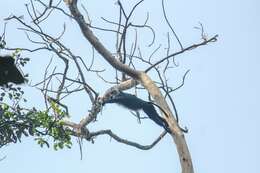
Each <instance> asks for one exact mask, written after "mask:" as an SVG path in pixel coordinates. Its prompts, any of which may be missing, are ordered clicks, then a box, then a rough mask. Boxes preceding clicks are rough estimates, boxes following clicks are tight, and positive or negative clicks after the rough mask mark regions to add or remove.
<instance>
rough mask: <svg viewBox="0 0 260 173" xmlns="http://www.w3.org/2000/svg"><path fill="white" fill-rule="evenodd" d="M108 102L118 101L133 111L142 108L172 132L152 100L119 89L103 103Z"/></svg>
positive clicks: (151, 117)
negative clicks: (148, 100) (145, 99)
mask: <svg viewBox="0 0 260 173" xmlns="http://www.w3.org/2000/svg"><path fill="white" fill-rule="evenodd" d="M106 103H117V104H119V105H122V106H124V107H126V108H128V109H130V110H133V111H138V110H141V109H142V110H143V111H144V112H145V113H146V114H147V116H148V117H149V118H150V119H151V120H153V121H154V122H155V123H156V124H158V125H159V126H161V127H163V128H164V129H165V130H166V131H167V132H168V133H171V131H170V129H169V127H168V124H167V122H166V121H165V119H163V118H162V117H160V116H159V114H158V113H157V112H156V110H155V108H154V106H153V104H154V103H152V102H147V101H144V100H142V99H140V98H138V97H136V96H135V95H132V94H128V93H124V92H122V91H117V92H116V93H115V94H112V95H111V96H110V97H109V98H107V99H105V100H104V102H103V105H105V104H106Z"/></svg>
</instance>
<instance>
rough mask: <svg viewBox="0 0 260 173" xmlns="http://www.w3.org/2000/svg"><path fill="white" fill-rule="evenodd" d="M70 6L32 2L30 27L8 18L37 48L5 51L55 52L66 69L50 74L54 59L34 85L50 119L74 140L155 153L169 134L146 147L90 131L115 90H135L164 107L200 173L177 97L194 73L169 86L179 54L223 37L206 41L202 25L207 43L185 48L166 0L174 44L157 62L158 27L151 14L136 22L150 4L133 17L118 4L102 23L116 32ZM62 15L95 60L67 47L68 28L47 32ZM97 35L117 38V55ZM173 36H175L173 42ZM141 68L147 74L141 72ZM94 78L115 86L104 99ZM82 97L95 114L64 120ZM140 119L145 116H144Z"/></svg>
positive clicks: (185, 160) (186, 158) (183, 157)
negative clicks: (147, 38) (101, 139)
mask: <svg viewBox="0 0 260 173" xmlns="http://www.w3.org/2000/svg"><path fill="white" fill-rule="evenodd" d="M64 2H65V3H66V5H67V9H66V8H65V7H64V6H63V2H62V1H58V2H56V1H53V0H48V2H45V1H43V0H35V1H32V0H31V1H30V3H29V4H27V5H26V9H27V13H28V15H29V17H30V22H26V21H25V20H24V19H23V17H19V16H15V15H11V16H9V17H8V18H6V21H7V22H11V21H16V22H18V23H19V24H20V25H21V27H19V28H18V29H19V30H22V31H24V32H25V34H26V36H27V38H28V40H29V41H30V42H31V43H32V44H34V45H36V46H37V47H36V48H34V49H32V48H30V47H7V46H6V47H5V48H4V49H5V50H8V51H13V50H17V49H18V50H20V51H22V52H32V53H33V52H38V51H48V52H51V53H53V57H52V59H54V58H56V59H59V60H61V62H63V69H61V68H59V71H57V70H56V69H55V68H54V69H53V70H52V72H49V67H50V64H52V63H53V62H52V60H51V61H50V63H49V65H48V66H47V67H45V68H46V70H45V74H44V79H43V80H42V81H40V82H38V83H36V84H34V85H32V86H31V87H34V88H37V89H39V90H40V91H41V92H42V94H43V98H44V101H45V106H46V110H47V111H48V112H52V114H49V115H51V116H53V117H54V118H55V120H57V121H59V122H62V126H64V127H66V128H68V129H69V130H70V132H71V135H72V136H75V137H78V138H80V139H81V140H82V139H85V140H86V141H90V142H91V141H93V140H94V138H95V137H97V136H101V135H109V136H110V137H111V138H113V139H114V140H116V141H117V142H120V143H123V144H126V145H130V146H133V147H136V148H138V149H141V150H149V149H151V148H153V147H154V146H155V145H156V144H157V143H158V142H159V141H160V140H161V139H162V138H163V137H164V136H165V135H166V134H167V132H166V131H164V132H163V133H162V134H160V135H159V136H158V137H157V138H156V139H155V140H154V142H152V143H151V144H150V145H141V144H139V143H137V142H133V141H129V140H127V139H124V138H122V137H120V136H118V135H117V134H115V133H114V132H112V131H111V130H110V129H102V130H99V131H90V130H89V129H88V125H89V124H90V123H95V120H96V119H97V116H98V114H99V113H100V111H101V110H102V103H103V102H104V100H106V99H108V98H109V97H110V96H111V95H113V93H114V91H115V90H116V91H118V90H119V91H125V90H129V89H131V88H134V89H135V91H136V94H138V93H139V91H141V90H142V91H144V90H145V91H146V92H147V94H148V100H149V101H151V102H154V104H155V105H157V106H158V107H159V109H158V110H160V111H161V116H162V117H163V118H164V119H165V120H166V122H167V124H168V126H169V129H170V132H171V133H170V135H171V137H172V139H173V142H174V143H175V145H176V148H177V151H178V154H179V160H180V164H181V168H182V172H183V173H192V172H194V171H193V165H192V159H191V155H190V152H189V149H188V146H187V143H186V141H185V137H184V133H185V132H187V129H184V128H182V127H180V125H179V117H178V113H177V108H176V107H175V104H174V99H173V97H172V93H173V92H174V91H176V90H177V89H179V88H181V87H182V86H183V85H184V81H185V77H186V75H187V73H188V72H189V71H187V72H186V73H185V74H184V75H183V80H182V83H181V85H180V86H178V87H177V88H173V87H171V85H170V84H169V82H168V78H169V76H168V74H169V72H170V71H171V69H172V67H176V66H178V65H177V64H176V62H175V57H176V56H177V55H180V54H183V53H185V52H187V51H190V50H193V49H196V48H198V47H200V46H204V45H207V44H208V43H211V42H215V41H216V40H217V37H218V36H217V35H215V36H213V37H209V38H208V37H206V35H205V33H204V29H203V26H202V25H200V27H199V29H200V31H201V40H199V42H198V43H194V44H191V45H188V46H185V45H183V44H182V42H181V40H180V38H179V37H178V35H177V34H176V32H175V31H174V29H173V26H172V25H171V24H170V22H169V20H168V18H167V15H166V9H165V6H164V0H162V8H161V9H162V12H163V14H164V20H165V21H166V23H167V25H168V27H169V30H170V33H167V40H168V42H167V43H166V44H167V48H166V49H165V56H159V57H158V55H157V59H154V58H153V57H154V56H155V54H156V53H157V52H158V51H162V47H161V45H159V46H157V47H156V48H155V49H154V50H152V46H154V44H155V43H154V40H155V36H156V35H155V34H156V33H155V31H154V29H153V28H152V26H151V25H149V24H148V23H149V13H148V14H147V17H146V20H145V21H144V22H143V23H142V24H136V23H135V21H133V19H132V16H133V15H134V13H135V10H136V9H137V8H138V7H139V6H140V5H141V4H142V3H143V2H144V0H141V1H139V2H137V3H136V4H135V5H134V6H133V7H132V8H131V10H130V11H129V12H127V10H126V9H125V7H124V5H123V4H122V2H121V1H120V0H118V1H117V2H116V5H117V8H118V16H117V19H107V18H105V17H103V18H102V21H103V22H106V24H108V25H110V26H111V28H113V29H110V28H109V29H107V28H105V27H102V26H101V27H100V26H95V25H94V24H93V23H94V22H92V19H91V18H90V16H89V15H88V9H87V8H86V7H85V6H84V5H81V7H80V8H79V7H78V6H79V5H78V1H77V0H66V1H65V0H64ZM58 13H59V14H61V15H62V16H65V17H67V18H69V19H71V20H73V21H74V23H76V24H77V26H76V25H75V27H79V28H80V30H81V33H82V37H84V38H85V39H86V40H87V41H88V42H89V43H90V44H91V46H92V50H90V51H92V52H93V55H92V58H86V56H84V57H82V56H79V55H77V54H76V53H74V52H73V51H72V50H71V49H70V48H69V47H67V46H66V44H65V43H64V42H63V40H62V38H63V36H64V35H65V33H66V25H64V27H63V30H62V31H61V34H60V35H58V36H53V35H52V34H50V33H48V32H46V29H45V28H44V27H43V23H45V22H47V21H48V20H50V19H51V17H52V15H54V14H58ZM142 29H147V31H148V32H151V35H152V39H151V43H150V44H149V45H148V46H147V47H148V48H149V51H150V55H149V56H143V52H144V50H142V46H141V45H140V43H139V42H138V32H139V30H142ZM96 31H99V32H104V33H105V34H108V35H115V42H114V44H115V45H116V48H115V50H109V49H108V47H109V46H110V45H105V44H103V43H102V42H101V41H100V39H101V38H98V37H97V36H96V35H95V32H96ZM129 35H131V39H130V38H129V37H128V36H129ZM171 35H172V36H173V37H171ZM133 38H134V39H133ZM172 39H175V40H176V42H177V44H178V46H179V50H177V51H174V52H172V48H171V40H172ZM141 43H142V42H141ZM129 47H130V48H129ZM95 51H96V52H98V54H99V55H96V54H95ZM145 54H149V52H147V50H146V51H145ZM100 55H101V56H100ZM98 58H103V59H104V60H106V61H107V62H108V64H109V66H106V67H105V68H104V70H100V69H98V68H96V67H95V65H94V61H96V60H97V59H98ZM87 64H90V65H87ZM140 66H141V67H142V69H140ZM111 67H112V68H113V69H115V73H114V76H112V77H113V78H112V79H111V77H109V78H107V77H104V74H106V73H109V72H108V71H107V70H106V69H110V68H111ZM71 69H73V70H76V71H77V75H76V76H75V77H71V76H73V75H72V74H71ZM151 71H152V72H154V73H153V74H155V75H153V76H152V78H151V77H150V76H149V75H148V72H151ZM88 75H93V76H94V75H95V76H96V79H97V80H102V81H103V83H104V87H105V86H110V87H109V88H108V89H107V90H106V92H104V94H103V95H99V94H98V93H100V92H99V91H97V88H96V87H95V86H93V85H92V83H91V81H88V80H87V79H86V76H88ZM110 76H111V75H110ZM52 84H55V85H52ZM78 92H85V93H86V94H87V96H88V98H89V100H90V102H91V105H90V110H89V112H88V113H87V114H86V115H85V116H83V117H82V119H81V121H80V122H73V121H69V120H67V119H63V117H62V118H61V117H60V114H61V111H60V110H61V109H62V110H64V111H63V113H65V114H67V115H69V108H70V105H65V104H64V103H63V100H64V98H66V97H68V96H73V95H74V94H75V93H78ZM167 101H168V103H167ZM170 107H171V108H170ZM135 115H136V116H137V117H139V114H138V113H137V114H135ZM70 116H72V115H70ZM139 118H140V117H139ZM141 118H142V117H141Z"/></svg>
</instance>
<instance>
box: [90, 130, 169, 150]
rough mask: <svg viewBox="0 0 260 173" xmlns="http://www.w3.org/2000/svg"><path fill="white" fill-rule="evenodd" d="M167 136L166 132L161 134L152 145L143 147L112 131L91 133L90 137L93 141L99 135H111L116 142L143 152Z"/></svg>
mask: <svg viewBox="0 0 260 173" xmlns="http://www.w3.org/2000/svg"><path fill="white" fill-rule="evenodd" d="M166 134H167V132H166V131H164V132H163V133H161V134H160V136H158V138H156V139H155V140H154V141H153V142H152V143H151V144H150V145H141V144H138V143H136V142H132V141H129V140H127V139H123V138H121V137H119V136H117V135H116V134H115V133H113V132H112V131H111V130H100V131H98V132H91V133H89V136H88V137H89V138H90V139H91V138H93V137H96V136H99V135H109V136H110V137H111V138H113V139H114V140H116V141H117V142H119V143H123V144H126V145H130V146H132V147H136V148H138V149H141V150H149V149H151V148H153V147H154V146H155V145H156V144H157V143H158V142H159V141H160V140H161V139H162V138H163V137H164V136H165V135H166Z"/></svg>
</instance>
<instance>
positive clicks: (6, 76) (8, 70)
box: [0, 55, 25, 86]
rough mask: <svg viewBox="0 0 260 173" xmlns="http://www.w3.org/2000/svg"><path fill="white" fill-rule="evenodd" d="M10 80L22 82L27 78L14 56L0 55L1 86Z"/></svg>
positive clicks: (17, 82)
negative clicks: (16, 64)
mask: <svg viewBox="0 0 260 173" xmlns="http://www.w3.org/2000/svg"><path fill="white" fill-rule="evenodd" d="M9 82H12V83H15V84H22V83H24V82H25V78H24V77H23V75H22V74H21V72H20V71H19V70H18V69H17V67H16V66H15V64H14V58H13V57H11V56H9V55H7V56H0V86H5V85H7V84H8V83H9Z"/></svg>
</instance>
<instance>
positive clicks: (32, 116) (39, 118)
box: [0, 104, 72, 150]
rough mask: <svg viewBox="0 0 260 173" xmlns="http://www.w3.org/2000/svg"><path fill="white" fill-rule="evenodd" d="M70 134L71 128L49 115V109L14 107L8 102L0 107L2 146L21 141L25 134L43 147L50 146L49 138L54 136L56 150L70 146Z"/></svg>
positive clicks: (0, 139)
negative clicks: (38, 109) (27, 109)
mask: <svg viewBox="0 0 260 173" xmlns="http://www.w3.org/2000/svg"><path fill="white" fill-rule="evenodd" d="M61 118H62V116H61ZM70 135H71V132H70V130H69V129H67V128H65V127H64V126H63V123H62V121H60V120H59V119H55V118H54V116H50V115H48V113H47V111H37V110H36V109H35V108H34V109H32V110H29V111H25V110H22V109H21V108H19V107H17V109H13V108H11V107H10V106H8V105H6V104H4V105H2V107H1V109H0V147H2V146H4V145H6V144H8V143H16V142H17V141H19V142H21V140H22V137H24V136H26V137H27V136H32V137H34V139H35V140H36V141H37V143H38V144H39V145H40V146H41V147H43V146H44V145H46V146H47V147H49V146H50V144H49V142H48V140H47V138H49V137H52V138H53V146H54V149H55V150H57V149H63V148H64V147H67V148H70V147H71V145H72V143H71V136H70Z"/></svg>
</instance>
